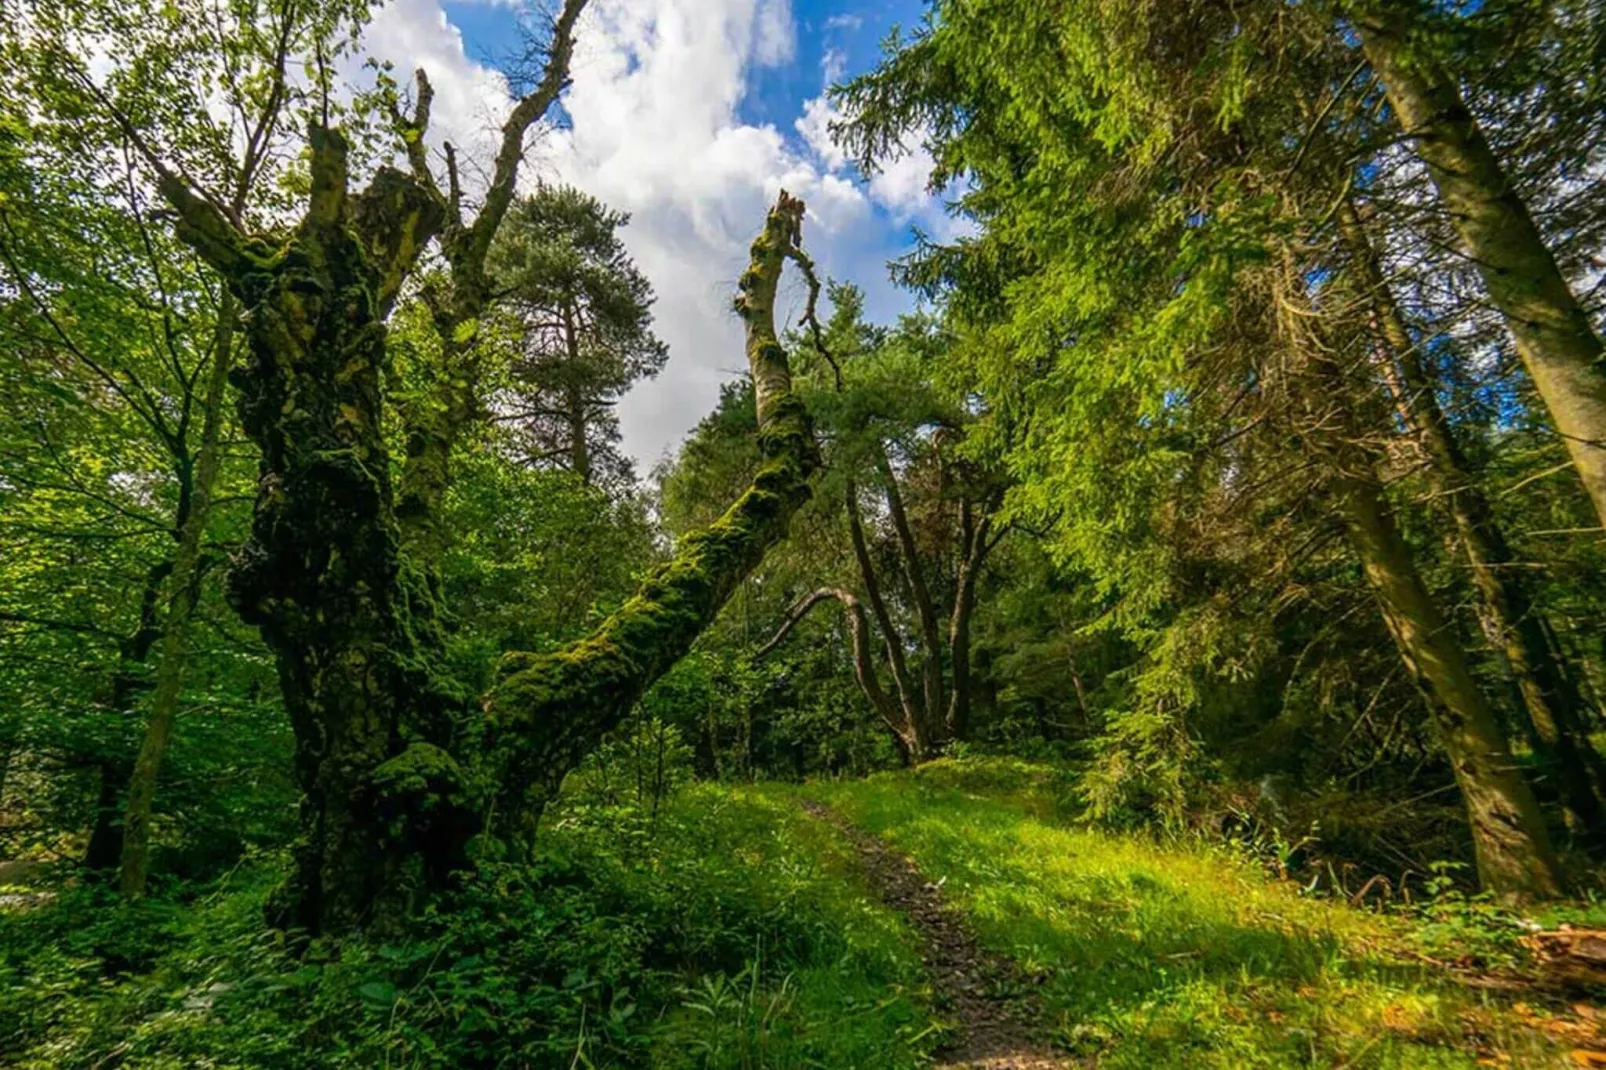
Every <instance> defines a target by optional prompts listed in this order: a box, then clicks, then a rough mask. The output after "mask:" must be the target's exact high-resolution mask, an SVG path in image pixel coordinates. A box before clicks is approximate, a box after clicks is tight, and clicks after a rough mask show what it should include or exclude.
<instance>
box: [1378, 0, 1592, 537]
mask: <svg viewBox="0 0 1606 1070" xmlns="http://www.w3.org/2000/svg"><path fill="white" fill-rule="evenodd" d="M1406 10H1407V9H1406V8H1405V7H1403V6H1402V5H1398V4H1389V3H1376V4H1367V5H1356V6H1354V7H1352V11H1353V12H1354V21H1355V25H1356V28H1357V29H1358V30H1359V31H1360V37H1361V45H1362V49H1363V50H1364V52H1365V54H1366V58H1367V60H1368V61H1369V62H1370V63H1371V65H1372V69H1373V70H1374V72H1375V73H1376V74H1377V77H1378V79H1379V80H1380V81H1381V82H1382V83H1383V87H1384V89H1385V91H1386V92H1387V94H1388V99H1389V103H1390V104H1391V105H1392V106H1393V108H1394V111H1395V114H1396V115H1398V116H1399V120H1400V126H1401V128H1402V129H1403V130H1404V132H1405V134H1406V135H1407V136H1408V137H1410V138H1411V139H1412V142H1413V144H1414V146H1415V148H1416V151H1417V153H1418V154H1419V155H1420V156H1421V157H1422V159H1423V160H1424V161H1425V162H1426V163H1427V165H1428V170H1429V172H1430V173H1431V174H1432V176H1433V181H1434V184H1435V185H1436V186H1437V187H1438V190H1439V197H1440V198H1441V200H1442V201H1443V202H1444V207H1445V209H1446V210H1447V211H1448V212H1449V214H1450V219H1451V221H1452V222H1453V224H1454V226H1455V229H1456V233H1457V234H1459V235H1460V237H1461V240H1462V242H1463V243H1465V245H1466V248H1467V252H1468V254H1470V255H1471V257H1472V259H1473V260H1474V261H1475V262H1476V263H1477V265H1478V272H1479V274H1481V275H1482V276H1483V282H1484V286H1485V287H1486V288H1487V289H1488V291H1489V300H1490V302H1491V303H1492V304H1493V305H1494V306H1495V307H1496V308H1498V309H1499V310H1500V312H1501V314H1502V315H1503V316H1504V317H1505V320H1506V325H1507V327H1508V328H1509V329H1510V330H1511V334H1512V337H1513V339H1514V340H1515V341H1516V347H1517V353H1518V355H1519V356H1520V357H1521V358H1522V362H1523V364H1524V366H1525V367H1526V368H1527V369H1528V375H1529V377H1530V378H1531V379H1532V380H1533V383H1534V387H1535V388H1536V389H1537V390H1538V392H1539V396H1540V398H1541V399H1543V401H1544V403H1545V407H1546V408H1547V409H1548V410H1549V411H1550V416H1551V419H1552V420H1553V421H1554V422H1555V425H1556V430H1557V431H1558V432H1559V433H1560V434H1561V436H1562V438H1563V440H1564V441H1565V442H1566V445H1567V451H1568V453H1569V454H1570V455H1571V456H1572V459H1573V465H1574V466H1575V467H1576V468H1577V470H1578V475H1579V477H1580V478H1581V479H1582V480H1583V483H1584V489H1585V490H1586V491H1588V493H1589V497H1590V500H1591V501H1592V502H1593V503H1594V506H1595V512H1596V514H1597V515H1598V516H1599V518H1600V521H1601V524H1602V525H1603V526H1606V368H1603V367H1602V364H1601V353H1602V345H1601V339H1600V336H1599V335H1597V334H1596V333H1595V330H1594V328H1593V327H1592V326H1591V324H1590V322H1589V317H1588V315H1587V314H1586V313H1585V311H1584V309H1583V307H1582V306H1581V305H1580V304H1579V303H1578V299H1577V298H1576V297H1575V296H1574V295H1573V292H1572V290H1571V288H1570V287H1569V286H1568V285H1567V280H1566V279H1565V278H1563V277H1562V274H1561V270H1560V268H1558V267H1557V265H1556V259H1555V257H1554V256H1552V255H1551V252H1550V250H1549V248H1548V247H1546V245H1545V242H1544V238H1543V237H1542V236H1541V235H1540V233H1539V228H1538V227H1536V226H1535V225H1534V221H1533V217H1532V216H1531V215H1529V213H1528V208H1527V205H1525V204H1524V203H1523V201H1522V198H1521V197H1519V196H1518V194H1517V191H1516V190H1515V189H1514V188H1513V186H1512V184H1511V181H1510V179H1509V178H1508V177H1507V176H1506V173H1505V171H1504V170H1503V168H1502V167H1501V165H1500V161H1499V160H1498V159H1496V157H1495V154H1494V151H1493V149H1491V148H1490V146H1489V142H1488V141H1487V139H1485V137H1484V136H1483V132H1482V131H1481V130H1480V129H1479V128H1478V124H1477V121H1476V120H1475V119H1474V118H1473V117H1472V113H1471V112H1470V111H1469V110H1468V109H1467V106H1466V103H1465V101H1463V100H1462V99H1461V92H1460V89H1459V88H1458V87H1457V85H1456V82H1455V79H1454V78H1453V77H1452V76H1451V74H1450V73H1449V72H1448V71H1445V70H1444V69H1443V68H1442V67H1441V66H1440V65H1438V64H1436V63H1433V62H1431V61H1429V60H1427V59H1426V58H1423V57H1421V56H1418V55H1413V53H1412V51H1411V44H1410V37H1411V34H1412V31H1413V29H1414V28H1415V27H1413V25H1412V23H1411V21H1410V18H1409V15H1408V13H1406Z"/></svg>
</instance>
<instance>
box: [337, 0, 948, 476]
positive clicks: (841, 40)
mask: <svg viewBox="0 0 1606 1070" xmlns="http://www.w3.org/2000/svg"><path fill="white" fill-rule="evenodd" d="M923 9H924V5H923V3H922V2H921V0H861V2H858V3H854V2H851V0H592V2H591V5H590V7H589V8H588V9H587V12H586V16H585V18H584V20H583V21H582V24H581V31H580V42H579V45H578V48H577V54H576V58H575V63H574V66H573V82H572V86H571V88H570V90H569V93H568V95H567V97H566V99H565V111H566V114H567V116H568V117H569V119H570V120H572V121H571V122H570V123H568V124H566V126H565V128H564V129H561V130H555V131H552V132H550V133H549V134H548V135H547V136H546V137H545V138H543V139H541V140H540V141H539V142H538V143H535V144H532V145H531V147H530V151H529V155H528V157H527V159H528V160H529V166H528V168H527V174H528V175H529V176H530V180H531V181H532V182H533V181H535V180H536V179H541V180H546V181H562V182H568V183H572V184H574V185H578V186H580V187H581V188H584V189H587V190H588V191H589V192H591V193H593V194H594V195H596V196H597V197H599V198H600V199H602V200H603V201H604V202H606V203H609V204H611V205H613V206H615V207H617V208H620V209H623V210H625V211H628V212H630V213H631V216H632V223H631V226H630V227H629V228H627V230H626V233H625V240H626V244H627V246H628V247H629V249H630V251H631V253H632V255H633V256H635V258H636V260H637V262H638V264H640V265H641V267H642V269H643V270H644V271H645V272H646V273H647V275H648V277H649V278H650V279H651V280H652V282H653V284H654V287H655V289H656V291H657V294H658V302H657V305H656V306H655V314H656V328H657V330H658V333H659V334H660V336H661V337H663V339H664V340H665V341H666V342H667V343H668V345H669V348H670V360H669V365H668V367H667V368H666V369H665V371H664V373H663V375H661V376H660V377H659V378H658V379H657V380H656V381H654V382H651V383H647V384H644V385H643V386H641V387H640V388H638V389H637V390H636V391H634V392H633V393H632V394H631V395H630V396H629V397H628V398H626V399H625V401H624V403H623V404H622V405H621V407H620V418H621V422H622V424H623V427H624V432H625V447H626V449H627V451H629V452H630V453H631V454H632V455H634V456H635V457H636V458H637V460H638V462H640V464H641V467H642V468H643V470H645V469H646V468H647V467H649V466H650V465H651V464H652V463H653V462H654V461H655V460H656V459H657V458H658V457H660V456H662V455H663V453H664V452H665V451H666V450H669V449H673V447H674V446H675V445H676V444H677V443H678V441H679V440H680V438H681V437H682V436H683V435H684V434H685V432H686V431H688V430H689V429H690V428H691V427H692V426H694V425H695V424H696V422H697V420H698V419H700V418H701V417H702V416H703V415H704V414H705V413H707V412H708V411H709V409H711V408H712V407H713V405H714V403H715V401H716V400H717V398H718V390H719V384H720V383H721V382H722V381H724V380H726V379H728V378H730V377H731V376H733V375H738V374H741V373H742V370H743V358H742V348H741V339H740V331H739V329H738V328H737V325H736V323H735V322H734V320H733V318H732V316H731V314H730V311H729V309H730V304H729V302H730V292H731V287H732V285H733V283H734V280H735V278H736V276H737V274H738V273H739V272H740V270H741V267H742V259H743V257H744V250H745V248H746V245H747V243H748V241H749V240H750V239H751V236H752V234H753V232H754V230H755V229H756V228H757V226H758V225H759V224H760V222H761V221H762V219H763V212H764V209H765V207H766V206H767V205H768V204H769V203H770V202H771V201H772V200H773V198H774V196H775V191H776V189H778V188H781V187H785V188H787V189H789V190H791V192H793V193H794V194H799V195H801V196H803V198H804V199H805V201H807V203H808V205H809V222H808V223H807V224H806V229H805V241H806V243H807V244H808V246H809V249H810V252H811V253H812V255H813V256H814V257H815V259H816V260H817V261H818V262H819V263H820V264H821V266H822V267H823V269H824V270H825V271H826V272H827V273H828V274H830V275H832V276H833V277H836V278H839V279H847V280H851V281H853V282H856V283H858V284H860V285H861V286H862V287H863V288H864V289H865V291H866V294H867V306H868V308H869V311H870V314H871V315H872V316H873V317H875V318H878V319H889V318H891V317H893V316H895V315H897V314H898V313H899V312H900V311H903V310H905V309H907V308H909V307H910V305H911V303H912V302H911V299H910V297H909V295H907V294H904V293H900V292H898V291H896V290H895V289H894V288H893V287H892V286H891V284H890V283H889V282H888V281H887V278H886V263H887V261H888V260H889V259H891V258H893V257H896V256H898V255H899V254H901V253H902V252H904V251H905V250H906V249H907V248H908V246H909V244H910V241H911V237H912V233H913V231H912V228H913V227H915V226H919V227H921V228H922V229H925V230H927V231H932V232H936V233H938V234H942V233H944V228H945V227H947V226H949V225H950V223H949V221H948V220H947V218H946V216H945V215H944V212H943V210H942V206H941V202H940V201H939V200H938V199H935V198H932V197H930V196H928V195H927V194H926V193H925V190H924V185H925V176H926V173H927V171H928V169H929V163H930V160H929V157H928V156H925V155H924V153H923V150H920V149H919V147H918V146H911V148H912V149H913V150H914V151H911V152H910V153H909V154H908V155H907V156H906V157H905V158H904V159H902V160H900V161H894V162H893V163H892V164H891V165H890V166H888V167H886V168H885V169H884V172H883V173H882V174H880V175H878V176H875V177H873V178H872V179H871V180H869V181H866V180H865V178H864V177H863V176H861V175H859V174H858V173H857V172H856V171H855V170H854V169H853V167H852V166H851V165H849V164H848V163H847V162H846V161H845V160H844V159H843V158H842V155H841V153H840V151H839V150H838V149H836V147H835V146H834V145H833V144H832V143H831V142H830V139H829V137H828V136H827V134H826V127H827V123H828V121H829V119H830V118H831V114H830V109H829V105H828V103H827V102H826V101H825V100H824V99H823V92H824V87H825V82H826V79H827V76H828V75H830V74H837V75H840V76H851V75H852V74H855V73H858V72H861V71H864V70H867V69H869V68H870V67H872V66H873V65H874V64H875V62H876V60H877V58H878V56H879V54H880V49H879V45H880V42H881V40H882V39H883V38H884V37H885V36H886V34H887V33H888V31H889V30H890V29H891V28H892V27H893V26H894V25H895V24H897V25H901V26H903V27H905V28H906V29H907V28H913V27H915V26H917V25H918V24H919V22H920V19H921V15H922V11H923ZM518 18H519V15H518V9H517V8H516V7H514V6H511V4H510V3H508V2H507V0H390V2H389V3H388V4H387V5H386V6H385V7H383V8H381V9H380V10H379V12H378V13H377V15H376V17H375V19H374V22H373V24H372V26H371V27H370V29H369V32H368V33H367V35H366V38H365V42H364V44H365V46H366V48H367V51H369V52H370V53H371V54H373V55H375V56H376V57H378V58H382V59H388V60H391V61H392V62H393V63H395V65H396V67H397V69H398V71H408V70H410V69H412V68H414V67H419V66H422V67H424V68H425V69H427V70H428V72H429V74H430V79H431V82H432V83H433V84H434V85H435V89H436V101H435V122H434V123H433V124H432V125H433V126H434V127H435V132H434V135H433V140H434V141H435V142H436V147H437V148H438V147H439V142H440V141H441V140H442V139H450V140H451V141H453V143H454V144H456V145H457V146H458V148H459V151H460V152H462V153H464V154H465V156H466V157H467V158H468V159H470V160H473V159H488V158H489V153H490V149H491V144H492V140H493V138H494V129H495V126H496V125H497V123H498V122H499V118H498V116H499V115H500V114H504V113H505V109H506V107H507V106H508V105H509V97H508V93H507V86H506V84H505V81H503V80H502V79H501V78H500V75H499V73H498V72H497V70H496V60H497V58H498V57H500V56H503V55H505V54H506V53H507V52H508V50H509V48H510V47H511V46H512V45H513V44H514V43H515V42H516V41H517V34H518ZM801 299H802V298H801V288H800V287H798V286H796V285H795V284H794V285H793V286H792V287H791V288H790V290H789V291H785V292H783V302H782V308H781V312H782V315H783V316H785V315H792V316H795V315H796V314H797V313H798V312H799V311H800V309H801Z"/></svg>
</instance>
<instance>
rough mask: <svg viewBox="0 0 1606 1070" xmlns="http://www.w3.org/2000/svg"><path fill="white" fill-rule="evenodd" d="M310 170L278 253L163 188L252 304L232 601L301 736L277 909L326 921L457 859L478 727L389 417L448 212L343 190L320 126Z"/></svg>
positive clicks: (400, 192)
mask: <svg viewBox="0 0 1606 1070" xmlns="http://www.w3.org/2000/svg"><path fill="white" fill-rule="evenodd" d="M311 164H312V167H311V172H312V173H311V178H312V184H311V192H310V196H309V202H308V208H307V211H306V214H305V216H304V217H303V218H302V220H301V222H300V223H299V225H298V226H297V227H296V228H295V230H294V231H293V232H291V234H290V235H289V236H288V237H287V238H286V239H285V240H284V241H283V242H282V244H280V245H279V246H278V247H277V248H274V247H273V246H270V245H269V244H268V243H266V242H264V241H262V240H260V239H255V238H247V237H244V236H243V235H240V234H239V233H238V232H237V231H234V230H232V229H230V228H229V227H228V225H227V224H226V222H225V221H224V220H223V219H222V218H221V217H220V216H217V215H215V214H211V213H209V211H208V208H207V206H206V205H204V204H203V203H199V201H198V198H196V197H195V196H194V195H193V194H192V193H190V192H189V191H188V189H187V188H186V187H183V186H182V185H181V184H180V183H179V182H178V181H177V180H176V179H173V178H172V177H171V176H164V180H163V182H164V192H165V193H166V194H167V196H168V199H169V201H170V202H172V203H173V204H174V205H175V207H177V208H178V209H179V214H180V234H181V236H182V237H184V238H185V240H186V241H187V242H188V243H189V244H190V245H191V246H192V247H195V248H196V249H197V250H199V251H201V252H202V253H203V255H205V256H207V258H208V259H209V260H210V261H211V262H212V263H213V265H214V266H215V267H217V268H218V269H219V270H220V271H221V272H222V273H223V274H224V276H225V278H226V279H228V281H229V283H230V285H231V286H232V287H233V288H234V290H235V293H236V296H238V297H239V298H240V299H241V301H242V303H243V305H244V308H245V309H246V311H247V313H248V315H247V316H246V317H245V320H244V322H245V323H246V325H247V329H246V340H247V342H248V349H249V359H248V361H247V362H246V364H245V366H244V367H243V368H240V369H238V370H236V371H235V372H234V375H233V378H234V381H235V384H236V386H237V387H238V388H239V411H240V421H241V424H242V426H243V427H244V429H245V431H246V433H247V434H248V435H249V436H250V437H251V439H252V440H253V441H254V442H255V443H256V444H257V446H258V447H259V449H260V451H261V462H260V475H259V479H258V492H257V500H256V506H255V510H254V515H253V522H252V528H251V537H250V540H249V542H248V544H247V546H246V547H245V548H244V550H243V551H242V552H241V553H240V554H239V555H238V556H237V558H236V560H235V563H234V568H233V570H232V572H231V574H230V576H229V598H230V601H231V602H232V603H233V605H234V606H235V608H236V609H237V610H238V611H239V613H240V614H241V616H242V617H243V619H244V620H245V621H246V622H247V623H250V624H253V625H256V626H257V627H259V628H260V630H261V634H262V637H263V640H264V641H265V642H266V643H267V645H268V646H269V648H270V649H272V650H273V652H274V654H275V656H276V660H277V663H278V669H279V680H280V689H281V691H282V693H283V696H284V702H285V708H286V711H287V713H288V714H289V717H290V722H291V726H292V728H293V729H294V732H295V738H296V752H295V771H296V776H297V780H298V782H299V783H300V786H301V790H302V802H301V825H302V836H301V840H300V842H299V843H298V844H297V849H296V867H295V872H294V874H293V876H292V878H291V880H290V883H289V885H288V886H287V887H286V888H285V889H284V890H283V891H282V893H281V894H280V895H279V896H277V897H276V901H275V905H274V909H275V911H276V913H277V915H278V916H277V920H279V921H281V922H287V923H290V924H293V925H297V926H301V927H304V928H306V929H308V930H309V931H312V932H322V931H330V930H336V931H338V930H343V929H350V928H354V927H357V926H359V925H364V924H369V923H374V924H378V925H380V926H384V925H386V924H388V923H389V922H390V921H391V920H393V919H395V918H397V917H399V916H400V914H401V913H404V912H405V911H406V910H407V909H408V908H409V907H410V905H411V904H412V903H413V902H414V901H415V899H416V898H417V896H418V895H419V894H420V893H421V892H422V891H424V890H425V889H427V888H429V887H433V886H438V885H439V884H440V883H441V882H442V881H443V880H444V878H445V875H446V874H447V873H448V872H449V871H450V870H452V869H453V868H457V867H459V866H460V865H461V864H462V861H463V856H462V848H461V843H462V840H463V839H464V838H465V836H466V832H465V830H467V829H471V828H473V827H474V826H475V825H476V819H475V818H474V807H473V805H472V804H471V803H470V802H469V800H468V795H469V791H468V786H467V778H466V777H465V776H464V775H463V772H462V769H461V766H460V764H459V762H458V761H457V760H456V759H455V758H454V757H453V756H452V755H451V754H449V753H448V751H447V748H448V747H449V746H450V745H451V744H452V743H453V742H454V741H456V740H460V739H463V738H466V737H467V736H468V735H469V732H468V729H469V728H470V727H471V725H470V719H469V715H468V708H469V704H468V701H467V699H468V696H467V695H466V694H465V693H463V691H462V690H461V689H460V688H458V687H456V686H455V685H454V684H453V682H452V681H451V680H449V679H448V678H447V676H446V674H445V673H444V671H443V670H442V669H441V668H440V665H441V660H442V659H441V651H442V649H443V642H442V637H441V631H440V623H439V613H438V610H437V606H436V602H435V593H434V590H433V589H432V587H431V585H430V584H429V583H428V582H427V580H426V579H425V577H424V575H423V574H422V573H421V572H419V571H418V570H417V569H415V568H414V567H412V565H411V564H410V563H409V562H408V561H407V560H406V559H405V558H404V556H403V553H402V537H401V536H402V533H401V529H400V525H399V524H398V522H397V518H396V511H395V508H394V502H393V493H392V484H391V464H390V458H389V455H388V451H387V450H386V447H385V444H384V437H383V434H382V430H381V423H380V421H381V416H382V405H381V394H380V389H381V388H380V375H381V368H382V367H383V364H384V340H385V329H384V325H383V319H384V317H385V315H386V314H387V313H388V311H389V307H390V304H391V302H392V301H393V300H394V298H395V295H396V293H397V292H398V291H399V289H400V286H401V282H402V279H403V278H404V277H405V274H406V271H407V270H408V269H409V268H410V265H411V263H412V261H413V259H415V258H416V256H417V255H418V251H419V249H421V248H422V245H423V244H424V242H425V241H427V240H428V236H429V235H430V234H432V233H433V231H434V228H435V226H436V225H437V223H438V221H439V218H440V214H439V209H438V206H437V205H435V203H434V202H433V201H431V200H430V199H429V198H428V197H427V196H425V195H424V194H423V191H422V190H420V189H419V187H418V186H417V185H416V183H414V182H413V181H412V180H410V179H409V178H407V176H404V175H402V174H400V173H399V172H396V171H393V170H390V169H382V170H381V171H380V172H379V173H378V174H377V175H376V177H375V179H374V181H373V182H372V183H371V184H370V185H369V187H368V189H367V190H365V191H363V192H362V193H361V194H360V195H348V192H347V176H346V145H345V141H344V139H343V138H342V137H341V135H340V134H339V133H337V132H335V131H332V130H319V129H315V130H314V131H313V132H312V161H311Z"/></svg>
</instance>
